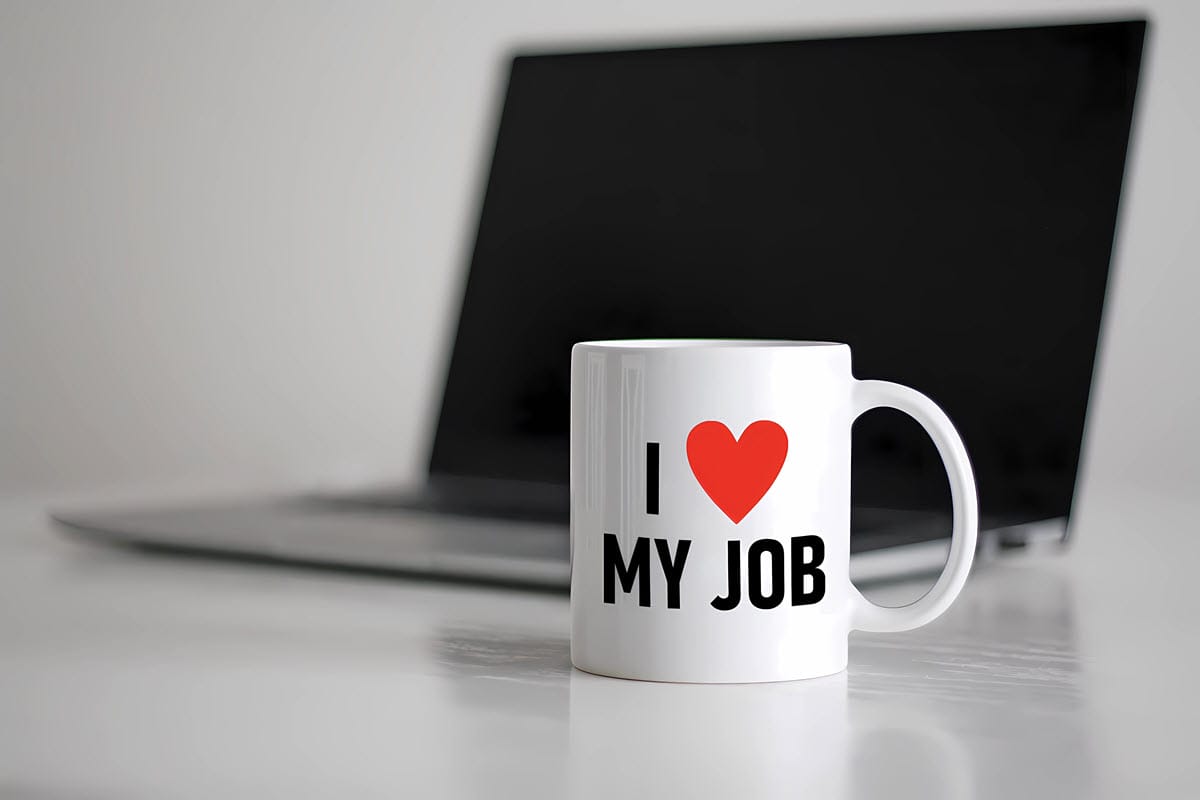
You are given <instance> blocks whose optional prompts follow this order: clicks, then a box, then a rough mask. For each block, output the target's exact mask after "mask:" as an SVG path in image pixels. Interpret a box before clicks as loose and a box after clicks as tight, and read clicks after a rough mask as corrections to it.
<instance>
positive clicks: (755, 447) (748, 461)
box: [687, 419, 788, 525]
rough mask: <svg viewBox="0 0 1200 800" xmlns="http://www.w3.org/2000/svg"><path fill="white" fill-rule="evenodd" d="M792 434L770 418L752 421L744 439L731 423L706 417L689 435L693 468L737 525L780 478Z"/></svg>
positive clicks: (688, 442) (690, 459)
mask: <svg viewBox="0 0 1200 800" xmlns="http://www.w3.org/2000/svg"><path fill="white" fill-rule="evenodd" d="M787 448H788V441H787V434H786V433H784V431H783V428H782V427H780V426H779V424H778V423H775V422H771V420H769V419H760V420H759V421H758V422H752V423H751V424H750V426H749V427H747V428H746V430H744V431H742V436H741V438H740V439H734V438H733V433H732V432H731V431H730V430H729V428H727V427H725V423H723V422H717V421H715V420H708V421H707V422H701V423H700V424H699V425H697V426H696V427H694V428H692V432H691V433H689V434H688V437H687V457H688V463H689V464H691V465H692V474H693V475H695V476H696V480H697V481H699V482H700V488H701V489H703V490H704V493H705V494H707V495H708V496H709V497H710V498H712V501H713V502H714V503H716V504H717V508H719V509H721V510H722V511H724V512H725V516H727V517H729V518H730V519H731V520H733V523H734V524H735V525H736V524H737V523H739V522H741V521H742V520H743V519H744V518H745V517H746V515H747V514H749V513H750V511H751V509H753V508H754V507H755V506H756V505H758V501H759V500H762V499H763V495H765V494H766V493H767V490H768V489H770V488H771V484H773V483H775V478H777V477H778V476H779V470H781V469H783V461H784V459H785V458H787Z"/></svg>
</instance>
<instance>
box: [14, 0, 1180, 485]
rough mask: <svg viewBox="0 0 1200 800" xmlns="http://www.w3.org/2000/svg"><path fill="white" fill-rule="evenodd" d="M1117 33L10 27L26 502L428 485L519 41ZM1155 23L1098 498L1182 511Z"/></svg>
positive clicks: (1021, 16) (720, 15)
mask: <svg viewBox="0 0 1200 800" xmlns="http://www.w3.org/2000/svg"><path fill="white" fill-rule="evenodd" d="M1106 9H1107V10H1108V13H1110V14H1111V13H1115V12H1120V11H1123V10H1126V9H1127V7H1126V6H1120V5H1115V4H1111V3H1103V2H1090V3H1077V2H1055V3H1033V4H1030V3H1023V4H1013V3H1000V2H989V1H985V0H963V1H961V2H914V3H908V4H905V5H904V7H903V8H902V9H901V8H900V7H899V5H895V6H894V5H893V4H889V3H883V2H863V1H862V0H843V2H819V3H816V2H810V3H806V2H767V1H765V0H764V1H761V2H760V1H758V0H753V1H748V2H738V3H730V2H724V1H723V0H637V2H628V3H617V2H590V3H586V4H585V3H576V4H567V3H561V2H549V1H546V2H542V1H541V0H511V1H510V2H504V3H478V4H473V3H468V2H463V1H462V0H458V1H457V2H445V3H437V4H434V3H432V2H409V3H356V4H353V5H345V6H343V5H342V4H337V3H266V2H237V3H229V2H221V3H208V2H206V3H174V2H172V3H142V2H127V1H126V0H113V1H112V2H106V3H83V2H79V3H62V2H14V1H13V0H0V495H3V494H17V493H27V492H38V493H51V494H57V495H69V494H72V493H78V492H82V491H88V492H91V491H95V490H99V489H105V490H128V491H146V492H153V491H164V490H171V491H184V490H187V491H191V490H196V491H213V490H217V489H232V488H247V489H250V488H261V487H304V486H311V485H316V484H322V483H355V482H358V481H372V480H379V479H391V480H406V479H411V478H413V477H415V476H417V475H419V474H420V472H421V470H422V468H423V464H424V458H425V452H426V448H427V446H428V426H429V423H430V420H431V415H432V413H433V411H434V409H435V407H436V402H437V394H438V390H437V386H438V384H439V381H440V378H441V374H442V370H443V369H444V360H445V357H446V350H447V347H448V340H449V335H450V332H451V318H452V315H453V311H454V309H455V307H456V305H457V300H458V292H459V290H460V286H461V278H462V267H463V264H464V251H465V243H466V237H467V235H468V234H469V233H470V231H471V227H472V225H473V223H474V215H475V212H476V204H477V200H478V197H477V193H478V181H479V174H478V173H479V170H480V167H481V164H482V163H483V162H484V161H485V159H486V156H487V153H488V150H489V148H490V144H491V136H492V133H493V131H492V121H493V120H492V115H493V113H494V111H495V109H494V104H495V96H496V92H497V89H498V86H499V78H500V75H501V72H500V68H501V66H502V64H503V55H504V53H505V52H506V50H507V49H508V48H509V47H510V46H511V45H512V44H513V43H515V42H546V41H551V42H555V43H568V42H574V41H584V42H595V41H610V40H616V39H620V40H626V39H636V40H650V41H653V40H658V39H661V38H664V37H669V38H679V37H689V38H696V37H698V38H703V37H706V36H711V37H719V38H725V37H729V36H734V35H760V34H761V35H765V36H773V37H782V36H788V35H793V34H806V33H810V32H814V31H821V30H830V29H833V30H836V29H847V28H850V29H868V30H873V29H883V28H890V27H897V26H900V27H909V26H948V25H958V24H961V23H968V24H969V23H975V22H1009V21H1024V20H1026V19H1028V18H1030V17H1036V18H1039V19H1056V18H1061V17H1065V16H1069V15H1071V14H1075V13H1079V12H1089V13H1093V14H1094V13H1097V12H1100V13H1105V10H1106ZM1144 9H1145V10H1147V11H1149V12H1150V13H1151V14H1152V16H1153V17H1154V20H1155V23H1156V29H1155V32H1154V42H1153V44H1154V47H1153V48H1152V50H1151V51H1150V55H1149V60H1148V69H1147V71H1146V73H1145V80H1144V83H1143V93H1142V95H1141V112H1142V116H1141V120H1140V125H1139V128H1138V130H1137V139H1136V142H1135V150H1134V153H1133V158H1132V161H1131V173H1130V175H1131V179H1130V180H1129V181H1128V183H1127V185H1126V195H1125V207H1124V216H1123V220H1122V229H1121V235H1120V238H1119V248H1118V253H1117V274H1116V279H1115V282H1114V288H1115V295H1114V296H1113V298H1112V303H1111V304H1110V307H1109V310H1110V314H1109V317H1108V324H1107V333H1106V344H1107V347H1106V349H1105V350H1104V351H1103V358H1102V364H1101V372H1100V383H1099V390H1098V393H1097V395H1096V396H1095V398H1094V403H1093V412H1094V413H1093V416H1092V425H1091V432H1090V433H1091V436H1090V446H1089V449H1088V451H1087V463H1088V467H1089V470H1088V476H1089V479H1090V481H1091V483H1092V485H1093V486H1096V487H1107V486H1117V485H1127V484H1132V485H1135V486H1140V487H1145V488H1152V489H1154V488H1163V489H1167V490H1172V491H1178V492H1186V491H1188V490H1190V488H1191V487H1192V486H1195V485H1196V481H1197V478H1200V456H1198V455H1197V452H1198V450H1200V419H1198V418H1197V414H1196V411H1197V396H1198V394H1200V380H1198V376H1197V365H1196V356H1197V352H1198V349H1197V347H1196V345H1195V342H1196V340H1197V337H1198V335H1200V322H1197V317H1196V313H1195V298H1196V295H1197V290H1198V288H1200V270H1198V266H1200V235H1198V234H1200V230H1198V229H1197V228H1198V226H1197V221H1198V220H1200V188H1198V187H1200V90H1198V88H1197V84H1198V82H1200V55H1198V53H1200V6H1196V5H1195V4H1191V3H1188V2H1166V1H1165V0H1163V1H1162V2H1149V3H1146V4H1145V6H1144ZM1013 324H1014V325H1019V324H1020V319H1014V320H1013ZM1097 490H1103V488H1101V489H1097Z"/></svg>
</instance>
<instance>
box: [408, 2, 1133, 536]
mask: <svg viewBox="0 0 1200 800" xmlns="http://www.w3.org/2000/svg"><path fill="white" fill-rule="evenodd" d="M1144 28H1145V24H1144V23H1143V22H1126V23H1106V24H1087V25H1074V26H1054V27H1037V28H1023V29H1008V30H988V31H962V32H950V33H932V34H916V35H888V36H871V37H855V38H836V39H821V40H808V41H790V42H773V43H757V44H737V45H719V46H706V47H677V48H662V49H653V50H630V51H621V52H597V53H575V54H562V55H530V56H520V57H517V58H516V59H514V61H513V63H512V71H511V76H510V80H509V85H508V90H507V95H506V98H505V102H504V108H503V112H502V115H501V120H500V126H499V131H498V135H497V140H496V146H495V153H494V157H493V161H492V164H491V172H490V176H489V180H488V183H487V191H486V195H485V197H484V201H483V207H482V212H481V217H480V221H479V228H478V233H477V238H476V243H475V248H474V253H473V258H472V261H471V267H470V273H469V276H468V280H467V284H466V290H465V298H464V302H463V306H462V316H461V319H460V321H459V326H458V332H457V336H456V338H455V341H454V347H453V355H452V360H451V367H450V371H449V376H448V379H447V384H446V389H445V396H444V400H443V406H442V411H441V416H440V419H439V422H438V428H437V435H436V441H435V445H434V450H433V454H432V464H431V471H432V473H433V474H434V475H435V476H438V475H460V476H474V477H489V478H506V479H517V480H526V481H537V482H548V483H558V484H565V483H566V481H567V477H568V444H567V428H568V391H569V386H568V384H569V366H570V364H569V362H570V350H571V345H572V344H573V343H574V342H577V341H582V340H588V339H611V338H629V337H656V338H658V337H721V338H777V339H825V340H835V341H844V342H847V343H849V344H850V345H851V346H852V348H853V354H854V371H855V374H856V375H857V376H858V377H870V378H880V379H888V380H895V381H900V382H903V383H907V384H910V385H912V386H914V387H917V388H919V389H920V390H921V391H923V392H925V393H927V394H928V395H930V396H931V397H932V398H933V399H934V400H936V401H937V402H938V403H939V404H941V405H942V406H943V407H944V408H945V409H946V411H947V413H948V414H949V415H950V417H951V418H952V419H953V420H954V421H955V423H956V424H957V425H958V427H959V429H960V430H961V432H962V435H963V438H964V440H965V441H966V445H967V448H968V450H969V451H970V454H971V457H972V460H973V462H974V465H975V469H976V473H977V479H978V482H979V493H980V501H981V506H982V511H983V513H984V514H987V515H990V516H992V517H993V518H1003V519H1010V520H1013V521H1020V520H1025V519H1039V518H1045V517H1052V516H1060V515H1064V514H1066V513H1067V512H1068V511H1069V508H1070V503H1071V498H1072V493H1073V489H1074V482H1075V474H1076V468H1077V466H1078V462H1079V455H1080V443H1081V440H1082V437H1083V427H1084V414H1085V410H1086V406H1087V402H1088V392H1089V387H1090V383H1091V376H1092V367H1093V362H1094V358H1095V354H1096V347H1097V336H1098V331H1099V327H1100V317H1101V310H1102V305H1103V299H1104V292H1105V284H1106V282H1107V277H1108V268H1109V257H1110V252H1111V248H1112V243H1113V233H1114V228H1115V223H1116V215H1117V206H1118V199H1119V193H1120V188H1121V179H1122V174H1123V170H1124V160H1125V150H1126V144H1127V140H1128V137H1129V130H1130V121H1131V117H1132V109H1133V101H1134V90H1135V87H1136V83H1137V74H1138V68H1139V63H1140V57H1141V49H1142V40H1143V34H1144ZM852 488H853V492H854V500H855V503H856V504H859V505H867V506H874V505H878V506H889V507H909V508H926V507H938V506H944V505H945V504H946V502H947V501H946V497H947V496H948V492H947V489H946V479H945V477H944V475H943V471H942V466H941V463H940V461H939V460H938V457H937V454H936V452H935V451H934V449H933V445H932V444H931V443H930V442H929V440H928V438H927V437H926V436H925V434H924V433H923V432H922V431H921V429H920V428H919V427H917V426H916V424H915V423H913V422H911V421H910V420H907V419H905V418H903V417H901V416H900V415H899V414H898V413H897V412H888V411H880V412H872V413H871V414H869V415H867V416H865V417H863V418H862V419H861V420H860V421H859V422H858V423H857V424H856V425H855V429H854V473H853V486H852Z"/></svg>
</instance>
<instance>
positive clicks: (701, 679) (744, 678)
mask: <svg viewBox="0 0 1200 800" xmlns="http://www.w3.org/2000/svg"><path fill="white" fill-rule="evenodd" d="M571 666H573V667H574V668H575V669H577V670H579V671H580V672H586V673H587V674H589V675H597V676H599V677H601V678H617V679H619V680H624V681H641V682H643V683H690V684H714V685H719V684H747V683H792V682H795V681H806V680H812V679H813V678H825V677H828V676H830V675H837V674H838V673H841V672H845V671H846V664H842V665H841V666H839V667H834V668H832V669H824V670H820V671H816V672H807V673H803V674H779V673H763V672H749V671H748V672H746V673H743V674H737V675H720V676H712V677H710V676H707V675H705V676H701V675H674V676H672V675H667V674H656V675H651V674H647V673H643V672H639V671H635V670H620V669H612V668H603V667H587V666H584V665H582V664H579V663H576V662H575V661H572V662H571Z"/></svg>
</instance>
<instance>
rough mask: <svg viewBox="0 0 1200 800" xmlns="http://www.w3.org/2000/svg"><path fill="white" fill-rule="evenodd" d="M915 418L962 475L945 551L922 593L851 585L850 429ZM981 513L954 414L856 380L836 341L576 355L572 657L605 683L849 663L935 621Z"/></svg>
mask: <svg viewBox="0 0 1200 800" xmlns="http://www.w3.org/2000/svg"><path fill="white" fill-rule="evenodd" d="M878 406H889V407H891V408H897V409H899V410H901V411H904V412H906V413H908V414H910V415H911V416H912V417H913V418H914V419H916V420H917V421H918V422H919V423H921V425H923V426H924V427H925V429H926V430H927V431H928V432H929V435H930V436H931V437H932V439H933V442H934V444H935V445H936V446H937V449H938V452H939V453H940V454H941V456H942V459H943V461H944V462H945V464H946V469H947V472H948V474H949V478H950V492H951V501H952V504H953V508H954V523H953V533H952V540H951V544H950V555H949V559H948V561H947V563H946V567H945V569H944V570H943V572H942V575H941V577H939V578H938V580H937V583H936V584H934V586H933V588H932V589H931V590H930V591H929V592H928V594H926V595H925V596H924V597H922V598H921V599H920V600H918V601H916V602H915V603H912V604H911V605H907V606H903V607H900V608H884V607H881V606H877V605H875V604H873V603H871V602H870V601H868V600H867V599H865V598H864V597H863V596H862V595H861V594H860V593H859V592H858V590H857V589H855V587H854V585H853V584H852V583H851V582H850V576H849V559H850V426H851V424H852V423H853V422H854V420H855V418H857V417H858V416H859V415H860V414H862V413H863V412H864V411H867V410H868V409H871V408H876V407H878ZM978 516H979V514H978V504H977V500H976V495H975V483H974V479H973V477H972V474H971V465H970V461H969V460H968V458H967V453H966V450H965V449H964V448H963V444H962V440H961V439H960V438H959V436H958V433H957V432H956V431H955V430H954V426H953V425H952V424H951V423H950V420H949V419H948V418H947V417H946V415H945V414H944V413H943V412H942V410H941V409H940V408H938V407H937V406H936V405H935V404H934V403H933V402H932V401H931V400H929V399H928V398H927V397H925V396H924V395H922V394H920V393H919V392H916V391H914V390H913V389H910V388H908V387H905V386H900V385H898V384H894V383H886V382H883V381H859V380H855V379H854V377H853V375H851V372H850V348H849V347H848V346H847V345H844V344H834V343H828V342H785V341H738V340H729V341H722V340H631V341H612V342H584V343H581V344H577V345H575V347H574V349H573V350H572V353H571V661H572V662H573V663H574V664H575V666H576V667H578V668H580V669H583V670H586V671H588V672H595V673H598V674H601V675H611V676H615V677H621V678H637V679H642V680H656V681H684V682H702V683H734V682H755V681H779V680H792V679H797V678H813V677H817V676H819V675H828V674H831V673H834V672H838V671H840V670H842V669H845V667H846V660H847V637H848V635H849V633H850V631H851V630H863V631H903V630H908V629H910V628H915V627H918V626H920V625H924V624H926V623H928V622H931V621H932V620H934V619H936V618H937V617H938V616H939V615H940V614H941V613H942V612H943V611H945V610H946V608H947V607H948V606H949V605H950V604H951V603H952V602H954V598H955V597H957V596H958V593H959V591H960V590H961V589H962V587H963V584H964V583H965V581H966V579H967V573H968V572H969V571H970V568H971V561H972V559H973V557H974V552H975V538H976V533H977V528H978Z"/></svg>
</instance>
